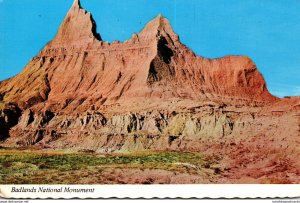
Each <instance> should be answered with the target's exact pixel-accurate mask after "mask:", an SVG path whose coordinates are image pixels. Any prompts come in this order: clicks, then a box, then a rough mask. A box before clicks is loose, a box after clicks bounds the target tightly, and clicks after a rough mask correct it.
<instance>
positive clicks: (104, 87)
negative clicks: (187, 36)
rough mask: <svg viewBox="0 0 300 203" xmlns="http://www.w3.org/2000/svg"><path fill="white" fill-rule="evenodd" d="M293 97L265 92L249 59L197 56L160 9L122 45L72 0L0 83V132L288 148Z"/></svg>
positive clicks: (146, 143) (83, 142) (75, 141)
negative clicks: (38, 46) (51, 30)
mask: <svg viewBox="0 0 300 203" xmlns="http://www.w3.org/2000/svg"><path fill="white" fill-rule="evenodd" d="M299 101H300V100H299V98H291V99H279V98H276V97H274V96H272V95H271V94H270V93H269V92H268V90H267V88H266V83H265V81H264V79H263V76H262V75H261V74H260V72H259V71H258V70H257V68H256V66H255V64H254V63H253V61H251V59H250V58H248V57H243V56H227V57H224V58H220V59H206V58H203V57H200V56H196V55H195V54H194V53H193V52H192V51H191V50H190V49H189V48H188V47H186V46H185V45H183V44H182V43H181V42H180V40H179V37H178V36H177V35H176V34H175V32H174V31H173V29H172V27H171V25H170V23H169V21H168V20H167V19H166V18H164V17H162V16H158V17H156V18H155V19H153V20H152V21H151V22H149V23H148V24H147V25H146V26H145V28H144V29H143V30H142V31H141V32H140V33H138V34H136V33H135V34H133V35H132V38H130V39H129V40H127V41H125V42H123V43H120V42H118V41H116V42H113V43H107V42H104V41H102V39H101V37H100V35H99V34H97V33H96V24H95V22H94V20H93V17H92V15H91V14H90V13H88V12H87V11H85V10H84V9H83V8H82V7H81V5H80V2H79V0H75V2H74V4H73V5H72V8H71V9H70V11H69V12H68V14H67V16H66V17H65V19H64V21H63V23H62V25H61V26H60V28H59V30H58V32H57V35H56V36H55V38H54V39H53V40H52V41H51V42H49V43H48V44H47V45H46V47H45V48H44V49H43V50H42V51H41V52H40V53H39V54H38V55H37V56H36V57H34V58H33V59H32V60H31V61H30V62H29V64H28V65H27V66H26V67H25V68H24V70H23V71H22V72H21V73H20V74H19V75H17V76H15V77H13V78H11V79H9V80H6V81H3V82H1V83H0V102H1V103H0V104H1V105H2V106H1V110H0V112H1V114H0V126H1V131H0V133H1V136H0V138H1V139H5V142H4V145H7V146H20V145H21V146H30V145H39V146H42V147H50V148H68V149H70V148H71V149H91V150H95V151H100V152H114V151H141V150H168V149H172V150H187V151H189V150H197V151H209V150H211V149H215V152H214V153H220V152H221V151H222V150H225V151H223V152H222V153H224V154H226V153H228V155H230V154H231V152H232V150H235V151H238V150H240V149H237V146H244V148H245V146H247V147H249V146H257V145H256V144H257V143H260V144H259V145H260V146H261V147H265V148H268V149H276V150H283V151H286V152H287V151H289V150H290V149H291V150H292V151H293V150H294V148H293V146H295V143H299V142H300V140H299V137H300V136H299V123H300V121H299V106H300V102H299ZM8 104H9V106H10V107H9V108H8V107H7V106H8ZM8 109H10V111H8ZM286 145H288V146H290V148H284V147H283V146H286ZM212 146H214V147H212ZM225 146H227V147H226V148H224V147H225ZM244 148H243V149H244ZM294 151H295V150H294ZM266 153H269V151H268V152H264V154H266ZM297 153H298V152H297Z"/></svg>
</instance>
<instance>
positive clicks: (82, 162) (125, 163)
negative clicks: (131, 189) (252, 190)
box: [0, 149, 211, 184]
mask: <svg viewBox="0 0 300 203" xmlns="http://www.w3.org/2000/svg"><path fill="white" fill-rule="evenodd" d="M210 164H211V163H209V162H207V161H204V160H203V158H202V157H201V156H200V155H199V154H196V153H187V152H147V153H145V152H143V153H128V154H114V155H100V154H89V153H65V152H45V151H27V150H23V151H20V150H8V149H0V184H112V183H127V181H126V180H127V179H128V178H129V179H128V180H131V179H132V178H137V177H127V179H126V180H125V181H124V177H123V181H119V180H117V178H116V176H115V173H121V174H122V173H123V175H124V174H125V172H126V173H127V176H134V173H132V175H130V174H131V173H129V175H128V171H133V172H136V170H138V172H143V173H147V171H157V172H158V175H161V174H160V173H161V172H167V173H172V174H188V175H190V174H193V175H196V176H197V175H201V173H203V170H205V169H207V170H208V168H209V167H210ZM145 170H146V172H145ZM125 175H126V174H125ZM136 175H137V176H138V174H136ZM119 179H120V178H119Z"/></svg>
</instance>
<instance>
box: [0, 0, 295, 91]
mask: <svg viewBox="0 0 300 203" xmlns="http://www.w3.org/2000/svg"><path fill="white" fill-rule="evenodd" d="M72 3H73V0H51V1H49V0H0V80H3V79H6V78H9V77H11V76H13V75H15V74H17V73H19V72H20V71H21V70H22V69H23V68H24V66H25V65H26V64H27V63H28V62H29V60H30V59H31V58H32V57H33V56H35V55H36V54H37V53H38V52H39V51H40V49H42V48H43V46H44V45H45V44H46V43H47V42H48V41H49V40H51V39H52V38H53V37H54V36H55V34H56V32H57V29H58V27H59V25H60V23H61V22H62V20H63V18H64V16H65V15H66V13H67V11H68V10H69V8H70V6H71V5H72ZM81 3H82V6H83V7H84V8H85V9H87V10H88V11H90V12H91V13H92V14H93V16H94V18H95V21H96V23H97V25H98V28H97V30H98V32H99V33H100V35H101V36H102V38H103V39H104V40H105V41H109V42H111V41H114V40H120V41H124V40H126V39H128V38H130V37H131V35H132V33H133V32H139V31H140V30H141V29H142V28H143V26H144V25H145V24H146V23H147V22H148V21H149V20H151V19H152V18H154V17H155V16H157V15H158V14H162V15H164V16H165V17H167V18H168V19H169V20H170V22H171V24H172V26H173V28H174V30H175V32H176V33H177V34H179V36H180V39H181V41H182V42H183V43H184V44H186V45H187V46H189V47H190V48H191V49H192V50H193V51H194V52H195V53H196V54H198V55H201V56H204V57H209V58H219V57H222V56H225V55H246V56H249V57H251V58H252V59H253V60H254V62H255V63H256V64H257V67H258V69H259V70H260V71H261V72H262V74H263V75H264V77H265V79H266V81H267V86H268V89H269V90H270V91H271V93H273V94H274V95H277V96H285V95H300V0H288V1H286V0H243V1H242V0H81Z"/></svg>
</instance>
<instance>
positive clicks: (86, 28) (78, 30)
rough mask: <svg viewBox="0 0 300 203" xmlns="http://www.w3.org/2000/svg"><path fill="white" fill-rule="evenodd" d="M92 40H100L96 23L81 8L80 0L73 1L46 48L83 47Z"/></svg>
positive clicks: (89, 14)
mask: <svg viewBox="0 0 300 203" xmlns="http://www.w3.org/2000/svg"><path fill="white" fill-rule="evenodd" d="M94 40H102V39H101V36H100V35H99V34H98V33H97V31H96V23H95V21H94V19H93V17H92V15H91V13H89V12H87V11H86V10H84V9H83V8H82V7H81V3H80V0H74V2H73V4H72V7H71V8H70V10H69V12H68V14H67V15H66V17H65V19H64V21H63V22H62V24H61V26H60V28H59V30H58V32H57V35H56V37H55V38H54V39H53V40H52V42H51V43H50V44H48V46H51V47H55V46H60V47H61V46H62V47H67V46H75V45H76V46H83V45H85V44H88V43H90V42H93V41H94Z"/></svg>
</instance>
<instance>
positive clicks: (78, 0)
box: [72, 0, 82, 8]
mask: <svg viewBox="0 0 300 203" xmlns="http://www.w3.org/2000/svg"><path fill="white" fill-rule="evenodd" d="M74 6H76V7H79V8H82V7H81V3H80V0H74V2H73V6H72V7H74Z"/></svg>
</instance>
